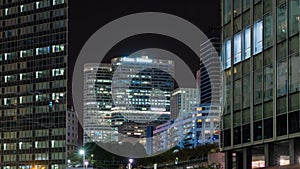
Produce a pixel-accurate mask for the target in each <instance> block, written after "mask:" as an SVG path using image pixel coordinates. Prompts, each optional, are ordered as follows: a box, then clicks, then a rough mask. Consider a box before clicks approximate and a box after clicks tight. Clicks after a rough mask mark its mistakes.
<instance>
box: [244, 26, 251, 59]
mask: <svg viewBox="0 0 300 169" xmlns="http://www.w3.org/2000/svg"><path fill="white" fill-rule="evenodd" d="M250 52H251V28H250V27H248V28H246V29H245V30H244V31H243V59H248V58H249V57H250V54H251V53H250Z"/></svg>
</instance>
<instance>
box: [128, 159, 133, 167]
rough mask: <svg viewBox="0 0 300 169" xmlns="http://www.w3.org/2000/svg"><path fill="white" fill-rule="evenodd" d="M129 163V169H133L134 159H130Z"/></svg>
mask: <svg viewBox="0 0 300 169" xmlns="http://www.w3.org/2000/svg"><path fill="white" fill-rule="evenodd" d="M128 161H129V163H128V169H131V166H132V162H133V159H132V158H130V159H129V160H128Z"/></svg>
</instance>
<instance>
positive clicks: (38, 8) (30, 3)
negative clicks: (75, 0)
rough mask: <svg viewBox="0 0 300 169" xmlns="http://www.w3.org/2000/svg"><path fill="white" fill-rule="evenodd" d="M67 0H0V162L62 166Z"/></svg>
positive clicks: (24, 167)
mask: <svg viewBox="0 0 300 169" xmlns="http://www.w3.org/2000/svg"><path fill="white" fill-rule="evenodd" d="M67 9H68V5H67V0H21V1H20V0H1V1H0V36H1V38H0V70H1V71H0V88H1V94H0V168H2V169H20V168H21V169H29V168H35V169H39V168H45V169H46V168H48V169H63V168H65V167H66V166H65V163H66V161H65V159H66V111H67V106H66V91H67V80H66V79H67V77H66V75H67V73H66V71H67V70H66V68H67V54H68V47H67V46H68V41H67V34H68V27H67V25H68V24H67V21H68V17H67V15H68V12H67Z"/></svg>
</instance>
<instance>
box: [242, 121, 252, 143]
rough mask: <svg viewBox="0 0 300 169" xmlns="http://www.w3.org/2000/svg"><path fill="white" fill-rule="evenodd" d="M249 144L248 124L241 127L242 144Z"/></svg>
mask: <svg viewBox="0 0 300 169" xmlns="http://www.w3.org/2000/svg"><path fill="white" fill-rule="evenodd" d="M247 142H250V124H246V125H244V126H243V143H247Z"/></svg>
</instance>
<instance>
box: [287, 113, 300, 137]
mask: <svg viewBox="0 0 300 169" xmlns="http://www.w3.org/2000/svg"><path fill="white" fill-rule="evenodd" d="M299 131H300V129H299V111H296V112H292V113H290V114H289V133H296V132H299Z"/></svg>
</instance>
